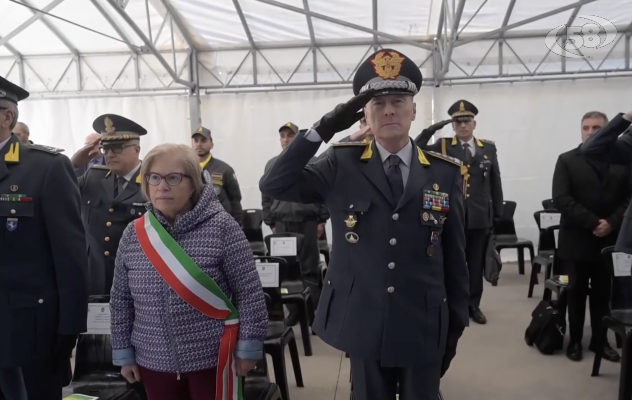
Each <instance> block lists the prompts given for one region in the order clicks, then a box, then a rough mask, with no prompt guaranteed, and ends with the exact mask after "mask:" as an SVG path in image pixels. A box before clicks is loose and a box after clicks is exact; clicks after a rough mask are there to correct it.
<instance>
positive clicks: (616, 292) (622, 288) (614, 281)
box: [601, 246, 632, 311]
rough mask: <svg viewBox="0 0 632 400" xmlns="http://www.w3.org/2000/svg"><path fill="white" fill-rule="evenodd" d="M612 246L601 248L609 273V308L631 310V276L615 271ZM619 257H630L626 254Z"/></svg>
mask: <svg viewBox="0 0 632 400" xmlns="http://www.w3.org/2000/svg"><path fill="white" fill-rule="evenodd" d="M613 254H615V253H614V246H610V247H606V248H604V249H603V250H601V256H602V257H603V263H604V265H605V266H606V268H607V269H608V272H609V274H610V283H611V286H610V309H611V310H612V311H621V310H632V276H631V275H629V274H627V275H625V276H621V273H620V272H616V273H615V270H616V269H617V266H616V265H615V263H614V260H613ZM619 256H620V257H624V258H627V257H632V256H630V255H627V254H620V253H619Z"/></svg>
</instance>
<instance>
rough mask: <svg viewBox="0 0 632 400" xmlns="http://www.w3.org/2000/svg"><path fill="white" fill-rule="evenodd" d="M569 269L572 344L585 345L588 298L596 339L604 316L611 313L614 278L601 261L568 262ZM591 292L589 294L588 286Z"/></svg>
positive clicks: (569, 316) (569, 322) (569, 320)
mask: <svg viewBox="0 0 632 400" xmlns="http://www.w3.org/2000/svg"><path fill="white" fill-rule="evenodd" d="M564 263H565V265H566V266H567V270H568V325H569V335H570V339H571V342H573V343H581V341H582V337H583V333H584V320H585V317H586V296H588V295H589V294H590V325H591V328H592V337H593V338H596V337H597V334H598V333H599V327H600V326H601V321H602V319H603V317H604V316H605V315H606V314H607V313H608V300H609V298H610V277H609V275H608V270H607V268H606V266H605V265H603V263H602V262H601V260H600V259H596V260H595V261H593V262H589V261H565V262H564ZM589 282H590V286H591V290H590V293H589V290H588V283H589Z"/></svg>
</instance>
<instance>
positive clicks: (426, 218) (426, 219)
mask: <svg viewBox="0 0 632 400" xmlns="http://www.w3.org/2000/svg"><path fill="white" fill-rule="evenodd" d="M421 218H422V219H423V220H424V222H428V220H429V219H430V217H429V216H428V213H427V212H425V213H423V215H422V216H421Z"/></svg>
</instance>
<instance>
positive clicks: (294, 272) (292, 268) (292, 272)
mask: <svg viewBox="0 0 632 400" xmlns="http://www.w3.org/2000/svg"><path fill="white" fill-rule="evenodd" d="M272 238H296V254H297V255H296V256H278V257H280V258H283V259H285V261H286V262H287V265H288V268H287V274H286V275H285V276H284V279H283V280H292V281H298V280H303V271H302V269H301V261H300V259H299V257H298V255H299V254H301V249H302V248H303V242H304V241H305V236H303V235H302V234H300V233H292V232H283V233H273V234H271V235H268V236H266V237H265V243H266V247H267V248H268V252H269V253H270V255H271V256H272V257H275V256H274V255H273V254H272V251H273V249H272V246H271V245H270V243H271V239H272ZM279 272H280V271H279ZM279 280H280V281H281V282H282V281H283V280H281V278H280V277H279Z"/></svg>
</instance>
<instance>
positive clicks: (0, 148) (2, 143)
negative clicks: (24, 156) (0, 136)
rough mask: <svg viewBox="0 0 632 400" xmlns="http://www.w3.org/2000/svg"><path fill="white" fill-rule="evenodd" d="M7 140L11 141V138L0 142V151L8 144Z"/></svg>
mask: <svg viewBox="0 0 632 400" xmlns="http://www.w3.org/2000/svg"><path fill="white" fill-rule="evenodd" d="M9 140H11V136H9V137H8V138H7V139H6V140H5V141H3V142H0V150H2V149H3V148H4V145H5V144H7V143H9Z"/></svg>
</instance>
